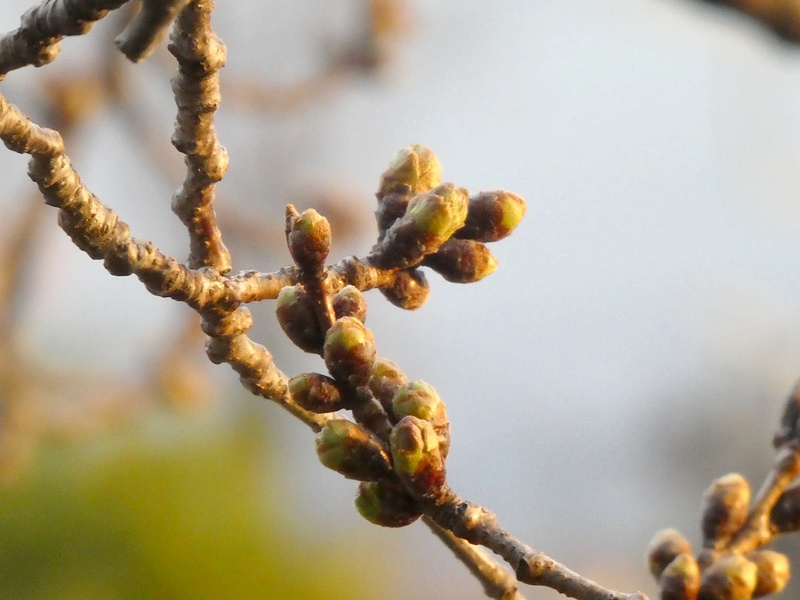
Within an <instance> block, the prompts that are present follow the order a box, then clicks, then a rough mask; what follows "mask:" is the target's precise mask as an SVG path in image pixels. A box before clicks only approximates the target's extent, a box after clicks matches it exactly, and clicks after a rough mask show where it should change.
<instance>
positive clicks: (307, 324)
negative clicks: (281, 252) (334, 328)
mask: <svg viewBox="0 0 800 600" xmlns="http://www.w3.org/2000/svg"><path fill="white" fill-rule="evenodd" d="M275 313H276V315H277V317H278V323H280V326H281V329H283V332H284V333H285V334H286V336H287V337H288V338H289V339H290V340H292V342H293V343H294V345H295V346H297V347H298V348H301V349H302V350H305V351H306V352H312V353H314V354H321V352H322V344H323V341H324V339H325V337H324V336H323V334H322V330H321V329H320V326H319V321H318V320H317V315H316V314H315V312H314V307H313V306H312V304H311V300H310V298H309V297H308V294H306V291H305V290H304V289H303V286H301V285H299V284H298V285H295V286H287V287H284V288H281V291H280V292H279V293H278V301H277V307H276V309H275Z"/></svg>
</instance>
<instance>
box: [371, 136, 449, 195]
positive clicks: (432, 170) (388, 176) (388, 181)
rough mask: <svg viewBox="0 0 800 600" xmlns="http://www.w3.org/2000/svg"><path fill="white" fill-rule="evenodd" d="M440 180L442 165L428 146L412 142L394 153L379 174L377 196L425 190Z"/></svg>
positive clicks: (415, 192)
mask: <svg viewBox="0 0 800 600" xmlns="http://www.w3.org/2000/svg"><path fill="white" fill-rule="evenodd" d="M441 182H442V166H441V164H439V159H438V158H436V155H435V154H434V153H433V151H432V150H431V149H430V148H426V147H425V146H422V145H420V144H413V145H412V146H409V147H407V148H403V149H402V150H400V152H398V153H397V154H395V156H394V158H392V160H391V162H390V163H389V167H388V168H387V169H386V171H384V173H383V175H381V183H380V187H379V188H378V193H377V196H378V198H383V197H384V196H386V195H388V194H391V193H396V192H401V193H402V192H403V191H404V190H406V189H407V190H409V191H410V192H411V193H412V194H419V193H421V192H427V191H428V190H429V189H431V188H434V187H436V186H437V185H439V184H440V183H441Z"/></svg>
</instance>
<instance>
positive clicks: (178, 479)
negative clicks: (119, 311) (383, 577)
mask: <svg viewBox="0 0 800 600" xmlns="http://www.w3.org/2000/svg"><path fill="white" fill-rule="evenodd" d="M264 429H265V428H264V427H263V422H261V421H260V420H259V419H257V418H256V419H254V418H253V415H252V414H250V415H249V416H248V415H242V414H239V415H237V416H235V417H231V416H230V413H225V412H224V411H213V412H212V414H206V415H204V416H202V417H194V416H193V417H177V416H175V415H167V414H159V415H155V416H152V417H150V418H148V419H146V420H145V421H143V422H141V423H138V424H137V425H136V426H135V427H134V428H132V429H130V430H127V431H125V432H124V433H123V434H120V433H119V432H117V433H116V434H113V435H112V434H111V433H108V434H104V436H103V437H102V438H99V439H98V438H95V439H92V440H89V441H84V442H81V443H71V444H57V445H56V444H51V445H49V446H48V447H46V448H43V449H42V451H41V453H40V459H39V461H38V463H37V465H36V466H35V468H34V469H33V470H32V471H31V472H29V473H28V474H27V475H26V477H25V479H24V480H23V481H21V482H18V483H16V484H14V485H13V486H12V487H9V488H7V489H4V490H0V598H2V600H7V599H8V600H10V599H13V600H33V599H47V600H72V599H75V600H78V599H80V600H95V599H97V600H124V599H131V600H133V599H136V600H150V599H153V600H156V599H159V600H160V599H164V600H166V599H170V600H180V599H209V600H211V599H215V598H220V599H222V598H225V599H235V600H238V599H241V600H248V599H251V598H265V599H290V598H304V599H314V598H320V599H322V598H325V599H330V598H336V597H340V598H348V599H354V600H355V599H358V598H368V597H373V598H374V597H379V596H380V594H379V593H378V594H376V590H375V588H374V587H373V585H374V582H375V581H376V580H378V581H380V579H378V577H379V574H377V573H376V572H375V569H374V568H372V567H371V568H370V569H369V571H370V576H369V577H368V578H365V577H364V567H363V565H359V564H358V563H356V562H353V561H352V559H350V560H348V553H347V552H346V551H341V549H339V548H340V547H339V545H338V544H336V540H325V539H321V540H316V539H315V540H313V541H312V542H311V543H310V544H309V540H308V539H306V540H298V539H297V538H296V537H293V536H295V535H296V534H293V532H292V527H291V519H290V518H289V517H290V515H287V514H286V508H285V507H286V506H290V505H291V504H290V503H289V502H286V501H284V502H282V503H278V504H277V508H276V506H275V503H273V502H272V501H271V500H270V496H271V495H272V497H273V500H274V499H275V498H278V497H279V495H280V489H273V488H274V487H275V486H274V485H270V484H271V483H273V482H272V481H271V478H274V476H275V473H274V470H275V466H274V465H275V464H276V463H275V462H272V461H270V460H268V459H267V457H268V456H269V452H270V448H269V444H268V443H267V440H266V436H265V434H264ZM310 443H311V436H309V444H310ZM278 479H279V478H278ZM287 520H288V523H287ZM339 542H340V543H341V542H342V540H339ZM344 543H345V544H347V543H348V540H345V541H344ZM349 543H352V540H349ZM308 546H312V547H313V548H314V551H313V553H309V551H308ZM345 549H346V546H345ZM298 556H304V558H303V559H302V560H298Z"/></svg>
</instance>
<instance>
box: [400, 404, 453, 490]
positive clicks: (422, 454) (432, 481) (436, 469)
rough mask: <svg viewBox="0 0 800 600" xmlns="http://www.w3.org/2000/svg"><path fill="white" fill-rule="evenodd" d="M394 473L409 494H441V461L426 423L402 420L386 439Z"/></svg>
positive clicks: (430, 426) (440, 455)
mask: <svg viewBox="0 0 800 600" xmlns="http://www.w3.org/2000/svg"><path fill="white" fill-rule="evenodd" d="M389 441H390V445H391V449H392V459H393V464H394V470H395V473H397V476H398V477H399V478H400V480H401V481H402V482H403V484H404V485H405V486H406V489H408V490H409V491H410V492H411V493H412V495H414V496H417V497H419V498H425V499H435V498H437V497H438V496H440V495H441V494H442V493H443V492H444V484H445V468H444V458H443V457H442V453H441V451H440V450H439V438H438V437H437V435H436V432H435V431H434V429H433V425H431V424H430V423H428V421H423V420H422V419H418V418H417V417H412V416H408V417H403V418H402V419H401V420H400V422H398V423H397V425H395V426H394V427H393V428H392V434H391V436H390V437H389Z"/></svg>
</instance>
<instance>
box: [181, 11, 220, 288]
mask: <svg viewBox="0 0 800 600" xmlns="http://www.w3.org/2000/svg"><path fill="white" fill-rule="evenodd" d="M213 8H214V2H213V1H212V0H195V1H193V2H191V3H190V4H189V5H188V6H186V8H184V9H183V10H182V11H181V13H180V15H179V16H178V18H177V20H176V21H175V28H174V30H173V32H172V38H171V42H170V45H169V50H170V52H172V54H173V55H174V56H175V58H176V59H177V60H178V74H177V75H176V76H175V77H174V78H173V80H172V91H173V92H174V94H175V102H176V103H177V105H178V116H177V120H176V123H175V133H174V134H173V136H172V143H173V145H174V146H175V147H176V148H177V149H178V151H180V152H182V153H184V154H185V155H186V161H185V162H186V177H185V179H184V181H183V185H182V186H181V187H180V189H179V190H178V191H177V192H175V195H174V196H173V198H172V210H173V212H174V213H175V214H176V215H178V217H179V218H180V219H181V221H182V222H183V224H184V225H186V227H187V229H188V230H189V260H188V266H189V267H192V268H197V267H202V266H208V267H214V268H215V269H216V270H217V271H219V272H220V273H227V272H228V271H230V268H231V259H230V255H229V254H228V249H227V248H225V245H224V244H223V243H222V233H221V232H220V230H219V227H218V226H217V220H216V216H215V214H214V207H213V203H214V184H215V183H216V182H218V181H220V180H221V179H222V177H223V176H224V175H225V170H226V169H227V168H228V153H227V151H226V150H225V148H224V147H222V146H221V145H220V143H219V141H218V140H217V134H216V131H215V130H214V113H215V112H216V110H217V107H218V106H219V103H220V93H219V76H218V71H219V69H220V68H221V67H222V66H223V65H224V64H225V45H224V44H223V43H222V41H221V40H220V39H219V38H218V37H217V36H216V35H215V34H214V32H213V31H212V30H211V12H212V10H213Z"/></svg>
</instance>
